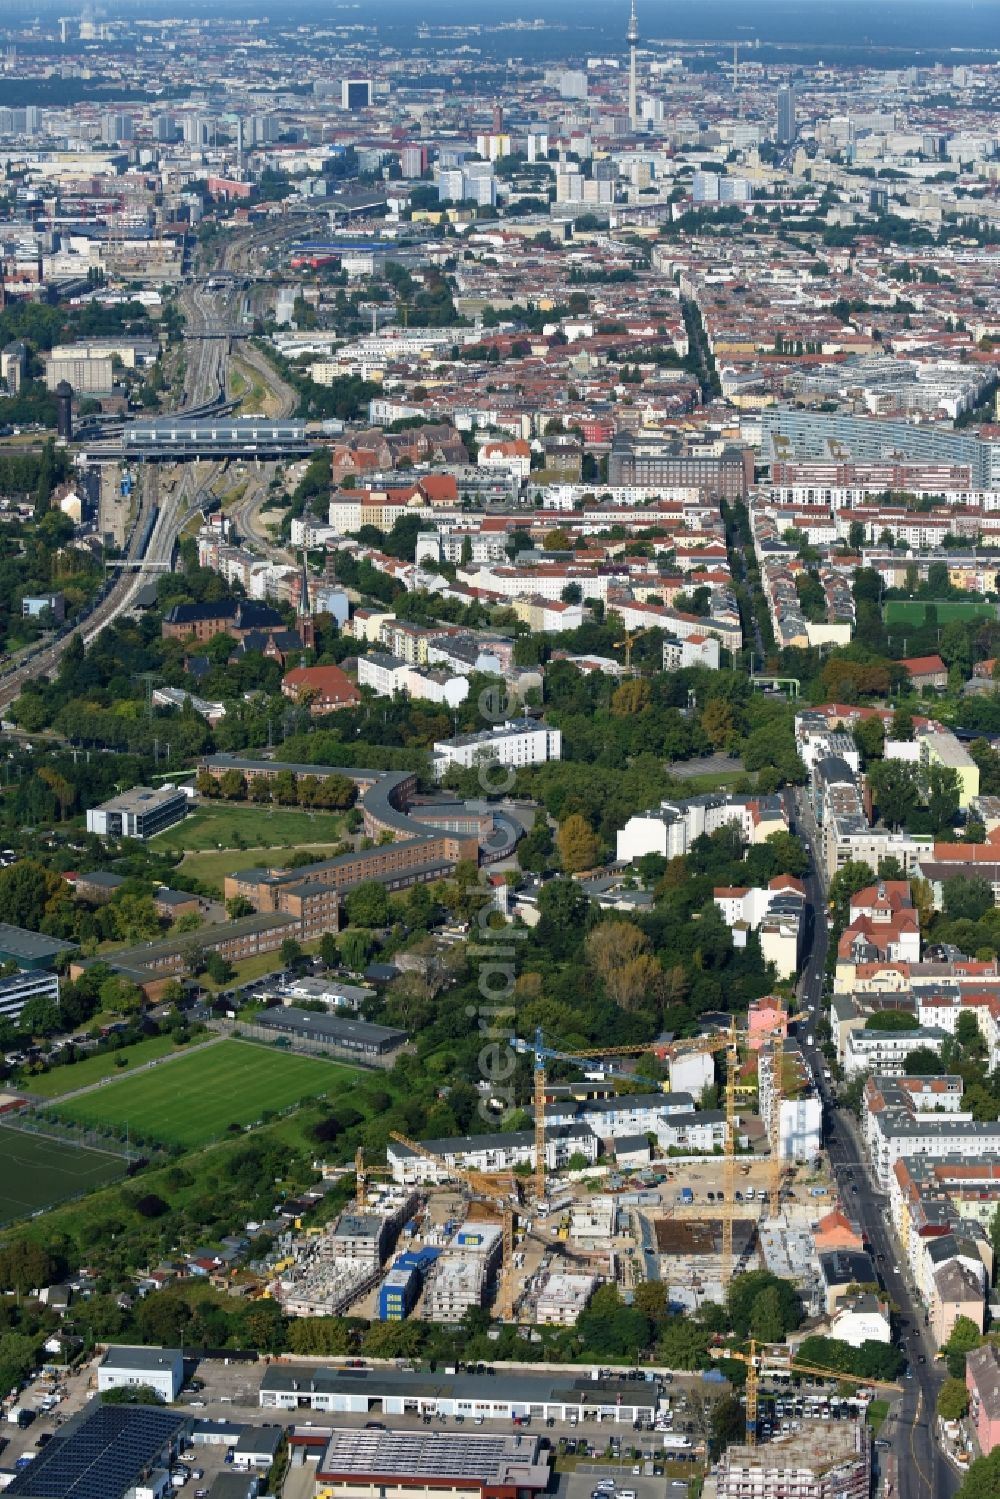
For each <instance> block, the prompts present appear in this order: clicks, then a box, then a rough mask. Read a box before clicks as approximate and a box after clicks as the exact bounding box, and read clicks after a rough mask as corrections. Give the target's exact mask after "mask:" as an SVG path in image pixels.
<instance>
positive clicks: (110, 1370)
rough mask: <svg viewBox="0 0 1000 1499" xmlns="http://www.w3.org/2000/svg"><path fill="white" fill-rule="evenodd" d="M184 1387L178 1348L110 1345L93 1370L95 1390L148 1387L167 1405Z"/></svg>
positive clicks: (182, 1362) (182, 1364) (182, 1361)
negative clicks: (94, 1371) (95, 1369)
mask: <svg viewBox="0 0 1000 1499" xmlns="http://www.w3.org/2000/svg"><path fill="white" fill-rule="evenodd" d="M183 1383H184V1357H183V1355H182V1353H181V1350H180V1349H179V1348H138V1347H133V1346H125V1345H124V1344H112V1346H111V1347H110V1348H109V1349H108V1351H107V1353H106V1354H105V1355H104V1357H103V1358H102V1360H101V1362H100V1365H99V1366H98V1370H97V1389H98V1392H99V1393H103V1392H104V1391H105V1390H121V1389H130V1388H131V1389H134V1388H136V1387H137V1386H139V1385H148V1386H149V1387H150V1389H153V1390H155V1391H156V1393H157V1394H158V1395H159V1397H160V1399H161V1400H163V1401H165V1402H166V1403H168V1404H169V1402H170V1401H172V1400H176V1399H177V1396H178V1394H179V1393H180V1388H181V1385H182V1384H183Z"/></svg>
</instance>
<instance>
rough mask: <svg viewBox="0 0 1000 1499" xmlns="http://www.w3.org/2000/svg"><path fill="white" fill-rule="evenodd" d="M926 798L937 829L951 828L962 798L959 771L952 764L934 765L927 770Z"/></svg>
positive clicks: (940, 830) (939, 830)
mask: <svg viewBox="0 0 1000 1499" xmlns="http://www.w3.org/2000/svg"><path fill="white" fill-rule="evenodd" d="M926 798H927V810H928V812H929V813H930V815H931V819H932V821H933V823H934V827H935V830H936V831H938V832H942V831H944V830H946V829H947V828H950V827H951V826H952V824H953V823H954V821H955V818H956V816H957V814H958V807H959V802H960V800H961V785H960V783H959V779H958V771H957V770H955V769H953V767H952V766H950V765H932V766H931V767H930V770H929V771H928V772H927V784H926Z"/></svg>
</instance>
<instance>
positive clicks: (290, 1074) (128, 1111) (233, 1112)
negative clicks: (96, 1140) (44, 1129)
mask: <svg viewBox="0 0 1000 1499" xmlns="http://www.w3.org/2000/svg"><path fill="white" fill-rule="evenodd" d="M358 1076H359V1074H358V1072H357V1071H356V1069H354V1068H353V1067H345V1066H343V1065H341V1064H339V1063H337V1062H328V1061H326V1060H325V1059H324V1058H322V1057H302V1056H295V1055H293V1054H290V1053H288V1052H281V1051H277V1050H274V1049H272V1048H271V1047H266V1046H261V1045H257V1044H256V1043H255V1042H252V1041H220V1042H219V1044H218V1045H216V1046H209V1047H205V1048H204V1049H203V1050H201V1051H197V1052H192V1054H191V1055H190V1056H187V1057H181V1058H178V1060H176V1061H172V1062H168V1063H165V1064H164V1065H163V1066H162V1067H160V1068H157V1069H155V1070H154V1071H152V1072H144V1073H143V1074H142V1076H141V1077H140V1076H137V1077H131V1078H128V1077H126V1078H122V1079H121V1080H120V1081H118V1080H117V1079H116V1080H112V1081H111V1082H109V1083H108V1085H107V1086H106V1087H104V1088H98V1089H96V1090H95V1091H94V1092H93V1093H87V1094H85V1095H84V1096H83V1097H82V1098H77V1099H73V1100H71V1101H70V1102H69V1103H66V1104H63V1105H61V1106H60V1107H59V1108H58V1110H57V1112H58V1113H60V1114H62V1115H64V1116H65V1117H66V1118H68V1119H74V1120H76V1121H78V1122H80V1123H84V1124H90V1125H94V1126H103V1127H107V1126H112V1127H120V1126H123V1125H125V1124H127V1125H128V1126H129V1129H130V1130H131V1131H132V1132H133V1134H135V1135H136V1136H142V1137H144V1138H149V1139H153V1140H158V1141H162V1142H163V1143H164V1144H167V1145H182V1146H187V1147H194V1146H198V1145H205V1144H207V1143H208V1142H209V1141H210V1140H214V1139H217V1138H219V1137H221V1136H224V1135H225V1134H226V1131H227V1130H228V1128H229V1126H230V1125H231V1124H240V1125H246V1124H256V1123H258V1122H259V1121H260V1119H261V1118H262V1116H263V1115H264V1114H265V1113H269V1112H277V1111H279V1110H281V1109H286V1108H289V1107H291V1106H292V1105H294V1104H297V1103H299V1102H300V1100H301V1099H303V1098H307V1097H310V1096H315V1095H317V1094H321V1093H328V1092H335V1093H342V1092H343V1090H344V1089H345V1088H346V1087H347V1086H348V1085H349V1084H350V1083H352V1082H353V1081H354V1080H355V1079H356V1078H357V1077H358Z"/></svg>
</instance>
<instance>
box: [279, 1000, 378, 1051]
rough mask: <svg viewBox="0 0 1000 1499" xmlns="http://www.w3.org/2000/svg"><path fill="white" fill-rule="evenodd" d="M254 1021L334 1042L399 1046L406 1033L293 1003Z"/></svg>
mask: <svg viewBox="0 0 1000 1499" xmlns="http://www.w3.org/2000/svg"><path fill="white" fill-rule="evenodd" d="M254 1024H256V1025H263V1026H266V1027H267V1028H268V1029H270V1030H276V1031H292V1032H296V1031H299V1032H302V1033H303V1034H308V1033H310V1032H312V1033H315V1034H318V1035H320V1036H322V1037H325V1038H327V1039H328V1040H329V1041H331V1042H337V1041H360V1042H366V1041H370V1042H371V1043H372V1044H374V1045H377V1044H378V1043H379V1042H388V1041H392V1042H395V1043H396V1045H398V1046H402V1044H403V1042H404V1041H405V1040H406V1032H405V1031H398V1030H394V1029H393V1028H392V1026H388V1025H372V1023H371V1022H370V1021H368V1020H345V1019H343V1018H342V1017H341V1016H339V1015H321V1014H319V1013H318V1012H317V1011H316V1010H300V1009H298V1008H297V1007H296V1006H295V1005H281V1006H278V1007H276V1008H275V1009H271V1010H264V1011H263V1012H262V1013H261V1014H260V1015H257V1016H255V1017H254Z"/></svg>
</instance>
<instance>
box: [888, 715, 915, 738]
mask: <svg viewBox="0 0 1000 1499" xmlns="http://www.w3.org/2000/svg"><path fill="white" fill-rule="evenodd" d="M889 738H890V739H895V740H899V739H903V740H906V741H907V742H909V741H911V740H912V739H913V714H912V713H911V712H910V710H909V708H902V707H900V708H897V709H896V711H895V713H894V714H893V715H892V723H891V724H890V726H889Z"/></svg>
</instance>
